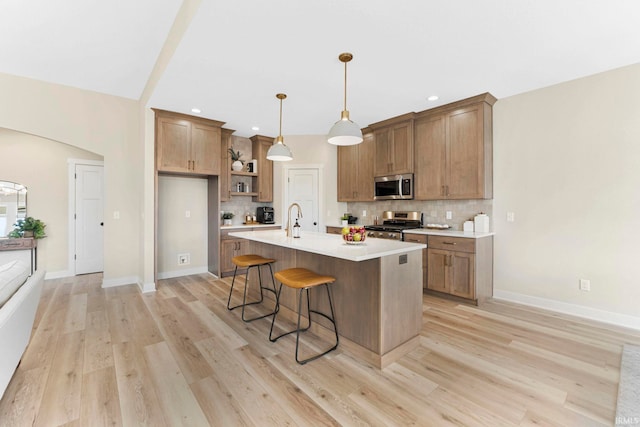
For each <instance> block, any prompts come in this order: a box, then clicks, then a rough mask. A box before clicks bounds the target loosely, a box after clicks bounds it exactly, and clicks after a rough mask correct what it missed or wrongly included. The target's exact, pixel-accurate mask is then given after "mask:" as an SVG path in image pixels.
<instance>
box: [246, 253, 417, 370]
mask: <svg viewBox="0 0 640 427" xmlns="http://www.w3.org/2000/svg"><path fill="white" fill-rule="evenodd" d="M250 248H251V253H255V254H258V255H262V256H264V257H269V258H274V259H276V260H277V261H276V263H275V265H274V271H279V270H283V269H286V268H293V267H304V268H308V269H310V270H312V271H315V272H317V273H320V274H326V275H330V276H334V277H335V278H336V282H335V283H334V284H332V285H331V292H332V296H333V301H334V310H335V315H336V319H337V324H338V332H339V335H340V338H341V341H340V346H341V347H343V348H344V349H345V350H347V351H348V352H350V353H352V354H353V355H354V356H356V357H357V358H358V359H360V360H364V361H366V362H368V363H370V364H372V365H373V366H376V367H377V368H384V367H386V366H388V365H389V364H390V363H393V362H394V361H395V360H397V359H398V358H400V357H402V356H403V355H405V354H407V353H408V352H410V351H411V350H412V349H414V348H415V347H416V346H417V345H418V342H419V337H418V335H419V332H420V328H421V326H422V254H421V251H415V250H414V251H407V252H406V253H402V254H394V255H387V256H381V257H378V258H374V259H368V260H364V261H357V262H356V261H350V260H346V259H341V258H334V257H330V256H325V255H320V254H316V253H310V252H306V251H303V250H297V249H291V248H287V247H282V246H278V245H271V244H267V243H263V242H257V241H250ZM256 279H257V277H251V278H250V280H256ZM254 288H255V286H254ZM317 291H318V290H317V289H312V290H311V292H313V295H312V309H319V310H322V311H323V310H327V311H328V300H327V297H326V294H325V293H323V292H317ZM266 297H270V296H268V295H266ZM280 303H281V304H282V305H283V306H284V307H286V308H288V309H289V310H286V309H283V312H282V314H285V315H287V316H288V317H289V316H290V317H291V318H293V316H294V314H293V313H295V312H297V304H298V300H297V297H296V293H295V291H294V290H292V289H289V288H286V287H283V290H282V295H281V297H280ZM318 318H319V319H318ZM313 320H314V325H315V324H316V321H317V322H318V323H320V324H322V325H323V326H325V327H326V328H327V329H325V328H324V327H318V328H316V331H317V332H318V333H319V334H320V335H323V334H324V333H325V332H326V333H329V330H330V329H331V326H330V324H329V322H327V321H326V320H325V319H323V318H321V317H320V316H314V318H313ZM323 329H324V330H323Z"/></svg>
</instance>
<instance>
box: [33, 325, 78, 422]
mask: <svg viewBox="0 0 640 427" xmlns="http://www.w3.org/2000/svg"><path fill="white" fill-rule="evenodd" d="M83 355H84V331H76V332H72V333H69V334H64V335H61V336H60V337H59V339H58V343H57V345H56V353H55V356H54V358H53V362H52V364H51V370H50V372H49V376H48V379H47V384H46V387H45V390H44V395H43V398H42V403H41V405H40V409H39V412H38V417H37V418H36V422H35V425H36V426H51V425H60V424H64V423H67V422H71V421H74V420H76V419H78V417H79V416H80V399H81V392H82V359H83Z"/></svg>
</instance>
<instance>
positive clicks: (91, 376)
mask: <svg viewBox="0 0 640 427" xmlns="http://www.w3.org/2000/svg"><path fill="white" fill-rule="evenodd" d="M79 424H80V425H83V426H92V427H94V426H95V427H107V426H122V425H123V424H122V418H121V416H120V402H119V400H118V385H117V382H116V374H115V369H114V368H113V367H112V366H109V367H106V368H103V369H98V370H92V371H90V372H87V373H85V374H84V375H83V377H82V401H81V403H80V419H79Z"/></svg>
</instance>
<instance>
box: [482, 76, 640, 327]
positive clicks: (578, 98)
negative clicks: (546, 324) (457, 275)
mask: <svg viewBox="0 0 640 427" xmlns="http://www.w3.org/2000/svg"><path fill="white" fill-rule="evenodd" d="M638 94H640V65H635V66H630V67H625V68H621V69H618V70H614V71H610V72H606V73H602V74H598V75H594V76H590V77H586V78H582V79H579V80H575V81H571V82H566V83H563V84H559V85H556V86H552V87H548V88H544V89H540V90H536V91H533V92H529V93H525V94H521V95H517V96H513V97H509V98H504V99H500V100H499V101H498V102H497V103H496V104H495V106H494V109H493V112H494V116H493V123H494V128H493V129H494V206H493V211H494V229H495V231H496V233H497V234H496V236H495V274H494V288H495V290H496V295H498V296H502V297H506V298H510V299H516V300H520V301H523V302H527V303H533V304H538V305H543V306H544V305H546V306H549V307H553V308H555V309H559V310H566V311H573V312H576V313H581V314H583V315H586V316H590V317H597V318H600V319H602V320H609V321H617V322H618V323H624V324H627V325H630V326H635V327H640V317H639V315H638V313H639V312H640V306H639V305H638V304H639V303H638V301H640V257H639V255H640V251H639V250H638V241H637V240H638V236H639V235H640V234H639V232H640V96H639V95H638ZM509 211H510V212H514V213H515V222H506V213H507V212H509ZM580 278H584V279H589V280H591V291H590V292H584V291H580V290H579V289H578V280H579V279H580Z"/></svg>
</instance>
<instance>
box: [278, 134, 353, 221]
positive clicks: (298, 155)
mask: <svg viewBox="0 0 640 427" xmlns="http://www.w3.org/2000/svg"><path fill="white" fill-rule="evenodd" d="M284 143H285V144H286V145H287V146H288V147H289V148H290V149H291V151H292V152H293V160H291V161H289V162H274V167H273V206H274V209H275V212H276V222H280V223H282V224H283V226H284V224H285V223H286V221H287V220H286V218H285V217H286V209H287V206H284V205H283V204H284V200H283V199H284V196H283V194H284V191H285V188H286V182H285V176H284V173H283V167H284V165H285V164H286V166H293V165H296V166H303V165H324V167H323V177H324V180H323V183H322V188H323V194H321V195H320V197H322V200H321V203H322V206H323V212H320V215H321V218H320V221H321V222H320V225H321V226H322V225H327V224H329V225H332V224H334V223H335V222H336V218H337V217H338V216H340V215H341V214H342V212H346V209H347V204H346V203H342V202H338V201H337V200H338V149H337V147H336V146H335V145H331V144H329V143H328V142H327V136H326V135H289V136H284ZM283 218H284V220H283Z"/></svg>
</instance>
